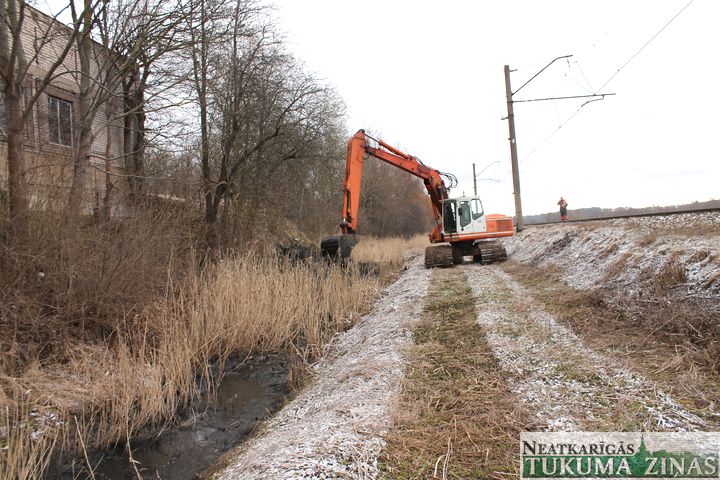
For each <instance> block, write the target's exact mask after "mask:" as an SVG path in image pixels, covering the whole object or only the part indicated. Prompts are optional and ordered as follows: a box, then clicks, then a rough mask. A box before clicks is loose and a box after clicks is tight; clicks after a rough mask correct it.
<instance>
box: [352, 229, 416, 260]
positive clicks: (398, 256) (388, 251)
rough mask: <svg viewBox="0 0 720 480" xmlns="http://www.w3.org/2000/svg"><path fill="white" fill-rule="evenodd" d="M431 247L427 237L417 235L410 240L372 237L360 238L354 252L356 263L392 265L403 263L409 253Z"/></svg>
mask: <svg viewBox="0 0 720 480" xmlns="http://www.w3.org/2000/svg"><path fill="white" fill-rule="evenodd" d="M429 245H430V241H429V240H428V237H427V235H415V236H414V237H410V238H402V237H389V238H378V237H372V236H367V237H366V236H362V237H360V242H359V243H358V244H357V245H356V246H355V248H354V249H353V251H352V257H351V258H352V259H353V260H355V261H356V262H381V263H386V264H390V265H400V264H402V263H403V261H404V258H405V255H407V254H408V253H420V252H422V251H423V250H424V249H425V247H427V246H429Z"/></svg>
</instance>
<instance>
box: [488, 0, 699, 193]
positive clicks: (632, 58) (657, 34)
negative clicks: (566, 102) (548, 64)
mask: <svg viewBox="0 0 720 480" xmlns="http://www.w3.org/2000/svg"><path fill="white" fill-rule="evenodd" d="M694 1H695V0H690V1H689V2H688V3H686V4H685V6H683V7H682V8H681V9H680V10H679V11H678V12H677V13H676V14H675V15H673V16H672V18H670V20H668V21H667V23H665V24H664V25H663V26H662V28H660V29H659V30H658V31H657V32H655V34H654V35H653V36H652V37H650V39H649V40H648V41H647V42H645V43H644V44H643V46H642V47H640V49H639V50H637V51H636V52H635V53H633V54H632V55H631V56H630V58H628V59H627V60H626V61H625V63H623V64H622V65H621V66H620V67H619V68H618V69H617V70H616V71H615V72H614V73H613V74H612V75H610V77H609V78H608V79H607V80H605V82H604V83H603V84H602V85H601V86H600V88H598V89H597V90H592V85H591V83H590V81H589V80H588V79H587V77H586V76H585V73H584V72H583V71H582V69H581V67H580V66H579V64H578V68H580V72H581V74H582V75H583V77H584V78H585V81H587V83H588V85H589V86H590V88H591V91H592V93H597V92H598V91H600V90H602V89H603V88H605V87H606V86H607V84H608V83H610V82H611V81H612V80H613V79H614V78H615V77H616V76H617V75H618V74H619V73H620V72H621V71H622V70H623V69H624V68H625V67H627V66H628V65H629V64H630V62H632V61H633V60H634V59H635V58H636V57H637V56H638V55H639V54H640V53H641V52H642V51H643V50H645V48H647V46H648V45H650V44H651V43H652V42H653V41H654V40H655V39H656V38H657V37H658V36H659V35H660V34H661V33H662V32H663V31H664V30H665V29H666V28H667V27H668V26H670V24H671V23H672V22H674V21H675V19H677V18H678V17H679V16H680V15H681V14H682V13H683V12H684V11H685V10H686V9H687V8H688V7H689V6H690V5H692V3H693V2H694ZM575 63H577V61H576V62H575ZM568 64H569V62H568ZM566 76H567V74H566ZM604 99H605V97H604V96H603V97H600V98H596V99H593V100H588V101H587V102H585V103H583V104H582V105H580V107H579V108H578V109H577V110H575V112H574V113H573V114H572V115H570V117H568V118H567V119H566V120H565V121H564V122H562V123H561V124H560V125H559V126H558V127H557V128H556V129H555V130H553V131H552V132H551V133H550V135H548V136H547V137H545V138H544V139H543V140H542V141H541V142H540V143H539V144H538V145H537V146H535V147H534V148H533V149H532V150H531V151H530V153H528V154H527V155H526V156H525V157H523V159H522V160H520V163H519V164H520V165H522V163H523V162H525V161H526V160H527V159H528V158H529V157H530V156H532V155H533V154H534V153H535V152H537V150H538V149H540V148H541V147H542V146H543V145H545V143H547V142H548V141H549V140H550V139H551V138H552V137H554V136H555V135H556V134H557V133H558V132H559V131H560V129H561V128H562V127H564V126H565V125H567V124H568V122H570V121H571V120H572V119H573V118H575V117H576V116H577V114H578V113H580V110H582V108H583V107H585V106H586V105H587V104H589V103H593V102H596V101H598V100H604ZM510 173H511V172H508V173H507V174H505V176H503V177H502V178H501V179H500V181H501V182H502V181H503V180H505V179H506V178H507V177H508V176H509V175H510Z"/></svg>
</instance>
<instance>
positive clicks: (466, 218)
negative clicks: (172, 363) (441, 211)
mask: <svg viewBox="0 0 720 480" xmlns="http://www.w3.org/2000/svg"><path fill="white" fill-rule="evenodd" d="M458 214H459V215H460V226H461V227H463V228H465V227H467V226H468V225H470V222H471V217H470V215H471V214H470V202H460V208H458Z"/></svg>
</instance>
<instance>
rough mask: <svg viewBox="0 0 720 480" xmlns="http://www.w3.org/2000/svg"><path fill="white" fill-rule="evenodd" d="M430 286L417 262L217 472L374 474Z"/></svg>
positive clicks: (235, 474)
mask: <svg viewBox="0 0 720 480" xmlns="http://www.w3.org/2000/svg"><path fill="white" fill-rule="evenodd" d="M427 284H428V271H427V270H425V269H424V268H423V267H422V264H421V261H420V260H419V259H416V260H413V261H412V262H411V263H410V266H409V268H408V270H407V271H406V272H404V273H403V274H402V276H401V277H400V278H399V279H398V280H397V281H396V282H395V283H394V284H392V285H391V286H390V287H388V289H387V292H386V294H385V295H384V296H383V298H382V299H381V300H380V301H379V302H378V303H377V305H376V306H375V308H374V309H373V311H372V312H371V313H370V314H368V315H367V316H365V317H364V318H363V319H362V320H361V321H360V322H359V323H358V324H357V325H356V326H355V327H353V328H352V329H350V330H348V331H347V332H345V333H343V334H341V335H339V336H338V338H337V340H336V342H335V344H334V346H333V353H331V354H330V355H329V356H327V357H326V358H325V359H323V360H321V361H320V362H319V363H318V364H317V366H316V367H315V368H314V371H313V379H312V380H311V382H310V385H308V386H307V387H306V388H305V389H304V390H303V391H302V392H301V393H300V394H299V395H298V396H297V397H296V398H295V399H294V400H293V401H292V402H290V403H289V404H288V405H286V406H285V407H284V408H283V409H282V410H281V411H280V412H279V413H278V414H276V415H275V417H274V418H273V419H272V420H270V421H269V422H268V423H267V424H266V425H265V427H264V428H263V430H262V432H261V433H260V434H258V435H257V436H256V437H255V438H253V439H251V440H250V441H249V442H248V443H247V444H246V445H245V446H244V447H243V449H242V450H241V451H240V452H239V454H238V456H237V457H236V458H235V459H234V460H233V461H232V462H231V464H230V465H229V466H228V467H227V468H226V469H225V471H223V472H222V473H221V474H220V475H219V476H218V477H219V478H221V479H235V478H242V479H276V478H283V479H310V478H313V479H318V478H319V479H331V478H358V479H360V478H375V477H376V476H377V475H378V465H377V458H378V455H379V454H380V452H381V451H382V448H383V447H384V445H385V443H384V440H383V437H384V435H385V434H386V433H387V430H388V428H389V418H390V415H389V412H390V409H391V408H392V406H393V404H394V402H395V400H396V398H397V397H398V395H399V392H400V383H401V380H402V378H403V375H404V360H403V351H404V349H405V348H406V346H407V345H408V344H410V343H411V342H412V339H411V335H410V331H411V327H412V325H413V324H414V323H415V322H416V321H418V319H419V318H420V313H421V307H422V301H423V298H424V296H425V293H426V290H427Z"/></svg>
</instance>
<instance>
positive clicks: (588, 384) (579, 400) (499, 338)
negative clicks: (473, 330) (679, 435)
mask: <svg viewBox="0 0 720 480" xmlns="http://www.w3.org/2000/svg"><path fill="white" fill-rule="evenodd" d="M461 268H463V269H464V270H465V272H466V274H467V276H468V281H469V283H470V286H471V288H472V289H473V292H474V294H475V295H476V298H477V312H478V316H477V321H478V323H479V324H480V325H482V326H483V327H484V328H485V329H486V332H487V340H488V343H489V344H490V346H491V348H492V349H493V352H494V354H495V356H496V358H497V359H498V361H499V363H500V365H501V368H503V370H504V371H505V372H506V373H507V375H508V377H509V379H508V380H509V383H510V384H511V385H512V387H511V388H513V389H514V392H515V393H516V395H517V396H518V398H519V399H520V400H522V401H524V402H525V403H527V404H528V405H529V407H530V409H531V410H533V411H534V412H535V413H536V415H537V417H538V419H539V420H541V421H542V422H543V423H544V424H545V425H546V428H547V429H548V430H569V431H573V430H602V431H610V430H624V431H628V430H637V429H642V430H669V431H696V430H700V431H703V430H712V429H717V425H711V424H708V423H707V422H705V421H703V420H702V419H701V418H699V417H698V416H696V415H694V414H693V413H691V412H689V411H688V410H686V409H685V408H683V407H682V406H680V405H678V404H677V403H676V402H675V401H673V399H672V398H670V396H669V395H667V394H666V393H665V392H663V391H662V390H660V389H659V388H657V387H656V386H655V385H654V384H653V383H652V382H651V381H649V380H648V379H647V378H645V377H644V376H643V375H640V374H638V373H635V372H632V371H631V370H629V369H628V368H627V367H625V366H623V365H622V364H621V363H620V362H619V361H617V360H616V359H614V358H611V357H610V356H606V355H601V354H599V353H597V352H595V351H593V350H591V349H589V348H588V347H586V346H585V345H584V344H583V342H582V341H581V340H580V339H579V338H578V337H577V336H576V335H575V334H574V333H573V332H572V331H570V330H569V329H568V328H566V327H564V326H563V325H561V324H560V323H559V322H557V321H556V320H555V319H554V318H553V317H552V316H551V315H550V314H548V313H547V312H546V311H545V310H544V309H543V308H542V306H541V305H540V303H539V302H535V301H534V300H533V299H532V296H531V295H530V293H529V291H527V290H526V289H524V288H523V287H522V286H520V285H519V284H518V283H517V282H515V281H514V280H513V279H512V278H511V277H510V276H509V275H508V274H507V273H505V272H504V271H503V270H502V268H501V266H499V265H492V266H478V265H465V266H463V267H461Z"/></svg>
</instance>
